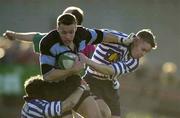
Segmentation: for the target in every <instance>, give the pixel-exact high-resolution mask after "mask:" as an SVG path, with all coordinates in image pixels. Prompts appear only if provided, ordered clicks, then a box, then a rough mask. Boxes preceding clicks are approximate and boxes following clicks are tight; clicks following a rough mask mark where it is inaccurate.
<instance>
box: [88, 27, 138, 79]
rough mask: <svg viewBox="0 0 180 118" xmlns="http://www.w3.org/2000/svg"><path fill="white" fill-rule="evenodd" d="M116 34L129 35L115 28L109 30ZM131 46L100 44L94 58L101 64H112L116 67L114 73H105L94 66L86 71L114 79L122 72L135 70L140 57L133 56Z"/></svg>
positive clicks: (98, 77) (97, 76)
mask: <svg viewBox="0 0 180 118" xmlns="http://www.w3.org/2000/svg"><path fill="white" fill-rule="evenodd" d="M105 30H106V31H108V32H111V33H113V34H115V35H119V36H121V37H124V38H126V37H127V36H128V35H127V34H125V33H122V32H118V31H115V30H108V29H105ZM129 47H130V46H125V45H121V44H112V43H101V44H98V45H97V47H96V50H95V52H94V54H93V56H92V60H93V61H95V62H97V63H99V64H107V65H111V66H112V67H113V69H114V73H115V74H114V75H111V76H110V75H104V74H102V73H99V72H97V71H95V70H94V69H93V68H90V67H88V68H87V71H86V73H87V74H91V75H92V76H94V77H95V78H97V79H102V80H107V79H108V80H112V79H115V80H116V79H117V78H119V77H120V76H121V75H122V74H125V73H129V72H132V71H134V70H135V69H136V68H137V67H138V65H139V59H134V58H132V57H131V54H130V50H129Z"/></svg>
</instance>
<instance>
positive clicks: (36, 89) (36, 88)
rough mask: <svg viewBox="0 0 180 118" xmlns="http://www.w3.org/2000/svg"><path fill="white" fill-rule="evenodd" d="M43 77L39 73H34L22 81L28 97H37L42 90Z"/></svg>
mask: <svg viewBox="0 0 180 118" xmlns="http://www.w3.org/2000/svg"><path fill="white" fill-rule="evenodd" d="M43 83H44V80H43V77H42V76H41V75H36V76H32V77H30V78H28V79H27V80H26V81H25V83H24V88H25V92H26V94H27V95H28V96H29V97H35V98H36V97H38V96H40V95H41V94H40V93H41V92H43V88H42V86H43Z"/></svg>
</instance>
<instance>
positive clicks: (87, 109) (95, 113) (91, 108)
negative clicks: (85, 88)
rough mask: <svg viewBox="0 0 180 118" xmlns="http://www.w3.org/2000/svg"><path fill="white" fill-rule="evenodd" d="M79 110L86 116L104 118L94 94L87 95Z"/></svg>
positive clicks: (86, 117)
mask: <svg viewBox="0 0 180 118" xmlns="http://www.w3.org/2000/svg"><path fill="white" fill-rule="evenodd" d="M77 112H78V113H80V114H81V115H82V116H84V117H85V118H103V117H102V115H101V112H100V109H99V107H98V104H97V102H96V101H95V99H94V98H93V97H92V96H89V97H87V98H86V99H85V100H84V101H83V102H82V103H81V105H80V106H79V108H78V110H77Z"/></svg>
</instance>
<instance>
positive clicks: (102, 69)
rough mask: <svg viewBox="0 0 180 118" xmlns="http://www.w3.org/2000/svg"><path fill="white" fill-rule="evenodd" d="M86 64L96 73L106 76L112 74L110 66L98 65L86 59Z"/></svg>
mask: <svg viewBox="0 0 180 118" xmlns="http://www.w3.org/2000/svg"><path fill="white" fill-rule="evenodd" d="M86 64H87V65H88V66H90V67H91V68H93V69H95V70H96V71H97V72H100V73H103V74H107V75H113V74H114V71H113V68H112V66H109V65H105V64H99V63H96V62H94V61H92V60H91V59H88V60H87V62H86Z"/></svg>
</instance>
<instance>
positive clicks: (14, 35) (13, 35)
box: [3, 30, 38, 43]
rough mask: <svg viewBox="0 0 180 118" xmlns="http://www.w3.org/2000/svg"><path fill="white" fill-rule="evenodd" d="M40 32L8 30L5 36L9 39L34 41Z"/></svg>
mask: <svg viewBox="0 0 180 118" xmlns="http://www.w3.org/2000/svg"><path fill="white" fill-rule="evenodd" d="M37 33H38V32H27V33H20V32H14V31H10V30H7V31H6V32H5V33H4V34H3V36H4V37H5V38H7V39H9V40H18V41H26V42H31V43H32V41H33V38H34V36H35V35H36V34H37Z"/></svg>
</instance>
